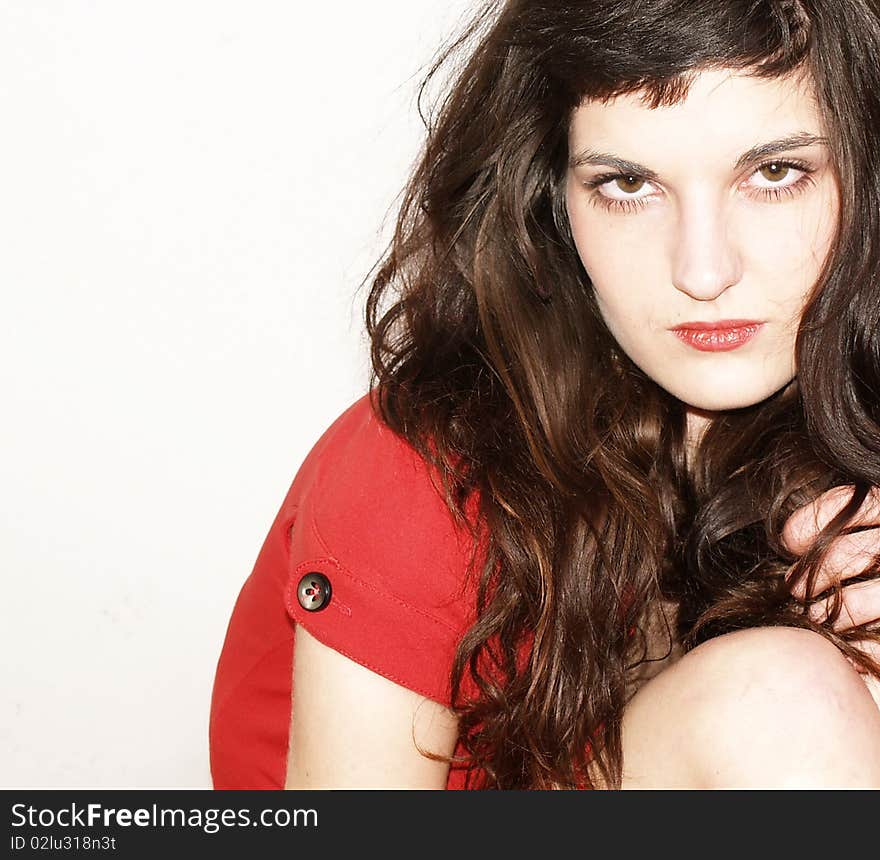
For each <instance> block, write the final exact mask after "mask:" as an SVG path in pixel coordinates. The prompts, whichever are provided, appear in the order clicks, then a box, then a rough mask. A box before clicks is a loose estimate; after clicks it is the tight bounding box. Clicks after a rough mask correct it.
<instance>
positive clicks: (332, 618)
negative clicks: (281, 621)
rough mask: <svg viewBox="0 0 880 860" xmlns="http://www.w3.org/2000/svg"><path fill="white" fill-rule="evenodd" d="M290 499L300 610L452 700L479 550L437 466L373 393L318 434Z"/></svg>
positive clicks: (295, 612)
mask: <svg viewBox="0 0 880 860" xmlns="http://www.w3.org/2000/svg"><path fill="white" fill-rule="evenodd" d="M288 503H289V505H290V508H291V510H292V511H293V516H292V517H291V522H292V526H291V529H290V537H289V544H288V546H289V562H288V590H287V596H286V605H287V610H288V613H289V614H290V616H291V617H292V618H293V620H294V621H296V622H297V623H301V624H303V625H304V626H305V627H306V628H307V629H308V630H309V632H310V633H312V634H313V635H314V636H315V637H316V638H318V639H319V640H321V641H322V642H324V643H325V644H327V645H330V646H331V647H333V648H334V649H335V650H337V651H340V652H341V653H343V654H345V655H347V656H351V657H353V658H354V659H356V660H357V661H358V662H360V663H362V664H363V665H366V666H367V667H368V668H373V669H374V670H376V671H379V672H380V673H381V674H383V675H386V676H387V677H389V678H391V679H392V680H395V681H397V682H399V683H402V684H404V685H405V686H407V687H410V688H411V689H415V690H417V691H421V692H423V693H425V694H426V695H429V696H430V697H432V698H435V699H438V700H440V701H444V700H445V697H446V695H448V692H447V691H446V682H447V680H448V672H449V666H450V665H451V655H452V653H453V652H454V650H455V646H456V645H457V643H458V641H459V639H460V637H461V635H462V634H463V632H464V631H465V629H467V627H468V626H469V624H470V623H471V622H472V612H473V607H474V599H473V591H472V587H473V583H474V578H473V577H471V576H470V575H469V571H470V570H473V571H474V576H478V575H479V570H478V567H477V565H478V564H479V561H480V559H481V558H482V557H481V555H480V553H479V549H478V547H477V544H476V542H475V539H474V537H473V536H472V534H471V532H470V530H469V529H468V528H466V527H465V526H463V525H460V524H459V523H458V522H457V521H456V520H455V519H454V518H453V516H452V514H451V513H450V511H449V509H448V507H447V505H446V502H445V500H444V496H443V492H442V489H441V485H440V482H439V478H438V475H437V474H436V473H435V470H434V469H433V467H431V466H430V465H429V464H428V463H427V462H426V461H425V460H424V459H423V458H422V457H421V456H420V455H419V453H418V452H417V451H416V450H415V448H413V446H412V445H410V444H409V443H408V442H407V441H406V440H405V439H403V438H401V437H400V436H398V435H397V434H396V433H394V432H393V431H392V430H391V429H390V428H389V427H388V426H387V425H386V424H385V423H384V422H383V421H382V420H381V418H380V417H379V416H378V415H377V413H376V411H375V410H374V408H373V403H372V400H371V397H370V395H365V396H364V397H362V398H360V399H358V400H357V401H356V402H355V403H353V404H352V405H351V406H350V407H349V408H347V409H346V410H345V411H344V412H343V413H342V414H341V415H340V416H339V417H338V418H337V419H336V420H335V421H333V422H332V423H331V425H330V426H329V427H328V428H327V430H326V431H325V432H324V433H323V435H322V436H321V437H320V439H319V440H318V442H317V443H316V444H315V445H314V447H313V448H312V450H311V451H310V453H309V454H308V456H307V457H306V459H305V461H304V462H303V464H302V466H301V468H300V470H299V472H298V474H297V477H296V479H295V481H294V484H293V487H292V488H291V494H290V496H289V499H288ZM315 574H318V575H319V576H318V577H315ZM309 577H312V579H314V582H312V580H311V579H309ZM310 587H311V588H312V589H313V591H312V592H310V593H311V594H314V593H315V592H314V589H315V588H316V587H317V588H318V590H319V593H320V594H321V600H320V601H319V604H320V605H318V606H317V607H316V606H315V604H314V603H313V602H312V601H311V599H310V598H308V597H304V594H306V593H307V589H308V588H310ZM327 595H329V597H328V598H327V599H326V600H325V599H324V598H325V596H327ZM441 656H442V659H438V657H441Z"/></svg>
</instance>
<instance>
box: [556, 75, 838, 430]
mask: <svg viewBox="0 0 880 860" xmlns="http://www.w3.org/2000/svg"><path fill="white" fill-rule="evenodd" d="M823 135H824V130H823V126H822V123H821V120H820V117H819V114H818V108H817V106H816V103H815V100H814V96H813V92H812V88H811V86H810V84H809V83H803V82H799V81H798V80H797V79H795V78H793V77H788V78H783V79H776V80H762V79H758V78H751V77H746V76H744V75H742V74H737V73H735V72H733V71H729V70H715V71H709V70H707V71H704V72H702V73H701V74H700V75H699V76H698V77H697V78H696V79H695V81H694V83H693V85H692V86H691V88H690V92H689V94H688V97H687V99H686V100H685V101H683V102H682V103H680V104H677V105H674V106H672V107H660V108H656V109H654V110H652V109H650V108H649V107H647V106H646V105H645V104H643V103H642V102H641V101H640V97H639V94H637V93H636V94H631V95H626V96H620V97H618V98H615V99H613V100H611V101H609V102H606V103H604V104H603V103H601V102H598V101H585V102H583V103H582V105H581V106H580V107H579V108H578V109H577V110H576V111H575V113H574V115H573V118H572V122H571V128H570V134H569V153H570V157H571V163H570V169H569V174H568V183H567V192H566V194H567V197H566V199H567V206H568V213H569V217H570V221H571V227H572V232H573V235H574V240H575V244H576V246H577V250H578V253H579V254H580V257H581V260H582V261H583V264H584V267H585V268H586V270H587V273H588V274H589V276H590V279H591V281H592V283H593V287H594V289H595V294H596V299H597V301H598V304H599V308H600V310H601V312H602V316H603V317H604V319H605V322H606V324H607V325H608V328H609V329H610V331H611V333H612V334H613V335H614V337H615V338H616V340H617V342H618V343H619V345H620V347H621V348H622V349H623V350H624V351H625V352H626V353H627V355H628V356H629V357H630V358H631V359H632V360H633V361H634V362H635V363H636V364H637V365H638V366H639V367H640V368H641V369H642V370H643V371H644V372H645V373H646V374H647V375H648V376H650V377H651V378H652V379H653V380H654V381H655V382H657V383H658V384H659V385H661V386H662V387H663V388H665V389H666V390H667V391H669V392H670V393H671V394H673V395H674V396H675V397H678V398H679V399H680V400H682V401H684V402H685V403H686V404H688V405H689V406H691V407H693V410H692V412H693V414H698V413H702V411H704V410H709V411H711V410H720V409H732V408H737V407H741V406H748V405H751V404H754V403H757V402H759V401H761V400H763V399H765V398H766V397H769V396H770V395H771V394H773V393H774V392H776V391H778V390H779V389H780V388H783V387H784V386H785V385H787V384H788V383H789V382H790V381H791V380H792V379H793V378H794V376H795V363H794V342H795V336H796V334H797V327H798V322H799V320H800V316H801V313H802V310H803V307H804V302H805V299H806V297H807V295H808V293H809V291H810V289H811V287H812V286H813V284H814V283H815V282H816V279H817V277H818V274H819V271H820V268H821V266H822V263H823V261H824V259H825V257H826V255H827V251H828V248H829V246H830V243H831V241H832V239H833V235H834V231H835V227H836V224H837V214H838V205H839V198H838V190H837V181H836V179H835V176H834V173H833V170H832V165H831V160H830V152H829V149H828V146H827V145H826V143H825V142H824V138H823Z"/></svg>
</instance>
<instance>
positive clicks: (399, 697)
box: [285, 626, 457, 789]
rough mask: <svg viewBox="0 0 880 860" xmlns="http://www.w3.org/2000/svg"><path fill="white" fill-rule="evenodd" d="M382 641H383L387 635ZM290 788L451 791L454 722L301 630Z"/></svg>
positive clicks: (437, 706)
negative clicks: (440, 758) (431, 755)
mask: <svg viewBox="0 0 880 860" xmlns="http://www.w3.org/2000/svg"><path fill="white" fill-rule="evenodd" d="M379 635H380V634H379ZM292 689H293V707H292V712H291V724H290V749H289V752H288V758H287V779H286V782H285V788H290V789H310V788H435V789H441V788H445V787H446V779H447V776H448V773H449V765H448V764H447V763H445V762H436V761H432V760H431V759H428V758H426V757H424V756H423V755H421V754H420V753H419V751H418V749H417V748H416V744H417V743H418V744H419V745H420V746H421V747H422V749H425V750H430V751H432V752H435V753H440V754H442V755H451V754H452V752H453V750H454V748H455V742H456V738H457V723H456V720H455V717H454V715H453V714H452V713H451V712H450V711H449V710H448V709H447V708H446V707H444V706H443V705H441V704H438V703H437V702H434V701H431V700H430V699H426V698H425V697H424V696H421V695H419V694H418V693H415V692H413V691H412V690H409V689H407V688H405V687H402V686H400V685H398V684H395V683H393V682H392V681H389V680H388V679H387V678H384V677H383V676H381V675H378V674H377V673H375V672H372V671H370V670H369V669H366V668H364V667H363V666H361V665H360V664H359V663H356V662H354V661H353V660H350V659H348V658H347V657H345V656H343V655H342V654H340V653H338V652H337V651H334V650H333V649H332V648H329V647H327V646H326V645H323V644H322V643H321V642H319V641H318V640H317V639H315V638H314V637H313V636H312V635H311V634H310V633H308V631H306V630H305V629H304V628H303V627H301V626H297V629H296V639H295V643H294V670H293V688H292Z"/></svg>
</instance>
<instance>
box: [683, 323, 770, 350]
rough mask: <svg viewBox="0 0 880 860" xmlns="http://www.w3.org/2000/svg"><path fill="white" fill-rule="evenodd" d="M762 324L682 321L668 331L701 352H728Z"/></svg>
mask: <svg viewBox="0 0 880 860" xmlns="http://www.w3.org/2000/svg"><path fill="white" fill-rule="evenodd" d="M762 325H763V323H762V322H760V321H758V320H716V321H715V322H706V321H702V320H701V321H697V322H685V323H682V324H681V325H677V326H675V328H673V329H670V331H672V333H673V334H674V335H675V336H676V337H677V338H678V339H679V340H681V341H683V342H684V343H686V344H687V345H688V346H692V347H693V348H694V349H698V350H700V351H701V352H729V351H730V350H732V349H738V348H739V347H741V346H743V345H744V344H746V343H748V342H749V341H750V340H751V339H752V338H753V337H754V336H755V335H756V334H757V333H758V329H760V328H761V326H762Z"/></svg>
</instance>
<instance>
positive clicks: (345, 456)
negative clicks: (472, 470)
mask: <svg viewBox="0 0 880 860" xmlns="http://www.w3.org/2000/svg"><path fill="white" fill-rule="evenodd" d="M374 403H375V402H374V399H373V395H372V393H368V394H365V395H363V396H362V397H360V398H358V399H357V400H356V401H354V403H352V404H351V405H350V406H348V408H346V409H345V410H344V411H343V412H342V413H341V414H340V415H339V416H338V417H337V418H336V419H335V420H334V421H333V422H332V423H331V424H330V425H329V426H328V427H327V429H326V430H325V431H324V432H323V433H322V435H321V436H320V438H319V439H318V441H317V442H316V443H315V444H314V446H313V447H312V449H311V450H310V451H309V453H308V455H307V456H306V458H305V460H304V461H303V463H302V465H301V467H300V469H299V470H298V472H297V475H296V478H295V480H294V483H293V486H292V487H291V491H292V492H291V497H292V498H291V501H292V503H293V505H294V506H295V507H297V508H304V507H305V508H308V510H309V513H310V515H311V518H312V519H313V520H314V521H315V525H316V528H318V529H319V531H320V535H321V538H322V540H323V541H324V542H326V543H327V545H328V547H334V546H335V547H336V548H337V549H339V550H343V549H344V547H346V546H350V545H355V544H356V545H357V550H358V552H359V553H361V552H362V550H363V548H364V544H365V543H366V542H368V541H369V543H371V544H373V545H374V548H375V551H376V552H377V553H380V554H381V553H382V552H383V551H385V552H386V553H388V552H393V553H394V555H393V559H394V560H396V561H397V562H398V563H401V562H403V561H406V560H410V559H411V556H415V557H418V558H419V559H422V558H423V557H424V553H425V549H426V548H428V547H432V548H434V549H440V547H441V546H442V545H444V544H449V546H448V548H447V551H446V552H443V553H442V554H441V556H440V557H439V558H438V559H437V560H438V561H440V560H442V558H444V557H447V556H449V555H450V554H455V550H457V549H460V548H461V546H460V545H461V543H462V541H464V543H465V544H467V545H468V546H469V545H470V544H471V542H472V539H471V535H470V534H469V532H468V531H467V529H466V528H465V527H464V526H463V525H461V524H459V523H457V522H456V521H455V519H454V518H453V516H452V514H451V513H450V511H449V508H448V506H447V504H446V501H445V498H444V494H443V489H442V484H441V480H440V476H439V473H438V472H437V470H436V469H435V467H433V466H432V465H430V464H429V463H428V462H426V461H425V459H424V458H423V457H422V456H421V455H420V454H419V452H418V451H416V449H415V448H414V447H413V446H412V445H411V444H410V443H409V442H408V441H407V440H406V439H405V438H403V437H402V436H399V435H398V434H397V433H395V432H394V431H393V430H392V429H391V428H390V427H389V426H388V425H387V424H386V423H385V422H384V420H383V419H382V418H381V416H380V415H379V414H378V412H377V409H376V407H375V405H374ZM475 501H476V498H474V499H471V501H470V503H469V505H468V511H469V513H470V514H471V516H472V515H473V512H474V510H475V504H474V503H475ZM471 522H473V519H471ZM354 537H359V538H362V539H363V540H357V541H355V540H353V538H354ZM383 548H384V550H383ZM388 560H389V561H390V560H391V557H389V559H388Z"/></svg>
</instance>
